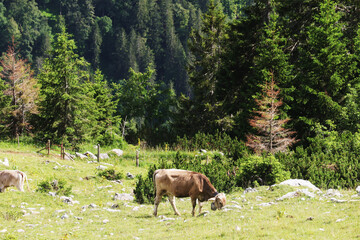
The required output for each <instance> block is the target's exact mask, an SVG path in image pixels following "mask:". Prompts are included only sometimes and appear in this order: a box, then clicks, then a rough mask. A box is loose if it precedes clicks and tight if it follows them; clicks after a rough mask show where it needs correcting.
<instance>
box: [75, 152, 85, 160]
mask: <svg viewBox="0 0 360 240" xmlns="http://www.w3.org/2000/svg"><path fill="white" fill-rule="evenodd" d="M75 155H76V156H77V157H78V158H80V159H86V158H88V157H87V156H86V155H84V154H82V153H78V152H76V153H75Z"/></svg>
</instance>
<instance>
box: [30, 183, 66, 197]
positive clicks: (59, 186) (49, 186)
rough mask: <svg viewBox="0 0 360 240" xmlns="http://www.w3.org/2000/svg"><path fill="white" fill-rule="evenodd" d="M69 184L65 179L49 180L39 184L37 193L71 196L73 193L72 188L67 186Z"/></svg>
mask: <svg viewBox="0 0 360 240" xmlns="http://www.w3.org/2000/svg"><path fill="white" fill-rule="evenodd" d="M66 185H67V182H66V181H65V180H64V179H59V180H56V179H47V180H43V181H42V182H40V183H39V184H38V188H37V189H36V191H37V192H42V193H49V192H55V194H56V195H64V196H69V195H70V194H71V191H72V186H69V187H68V186H66Z"/></svg>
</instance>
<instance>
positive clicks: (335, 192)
mask: <svg viewBox="0 0 360 240" xmlns="http://www.w3.org/2000/svg"><path fill="white" fill-rule="evenodd" d="M324 197H343V195H342V194H341V193H340V192H339V190H336V189H328V190H327V191H326V193H325V195H324Z"/></svg>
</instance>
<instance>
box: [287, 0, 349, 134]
mask: <svg viewBox="0 0 360 240" xmlns="http://www.w3.org/2000/svg"><path fill="white" fill-rule="evenodd" d="M342 16H343V13H341V12H339V11H338V9H337V3H336V2H334V1H332V0H324V1H323V2H322V3H321V4H320V11H319V13H318V14H316V15H315V16H314V21H313V23H312V24H311V25H310V26H309V28H308V29H307V39H306V44H304V46H303V47H302V48H301V51H300V53H301V56H302V57H301V63H300V65H299V66H300V67H301V71H300V73H299V74H298V76H297V77H296V78H295V81H294V83H295V86H296V88H297V91H296V92H294V93H295V94H294V99H296V101H297V102H296V104H295V107H294V108H293V112H292V115H293V116H298V117H299V118H300V121H299V122H298V127H297V128H298V129H299V131H298V132H300V129H309V126H313V125H314V124H315V123H320V124H322V125H325V124H326V122H327V121H328V120H331V121H333V122H335V124H338V123H340V122H341V121H342V117H343V115H344V110H345V109H344V108H343V104H344V102H343V101H344V98H345V96H346V95H347V93H348V86H349V84H352V82H353V80H354V78H353V74H354V70H355V65H354V63H355V62H353V61H352V57H351V54H349V53H350V51H349V49H347V46H346V42H345V41H344V34H343V29H344V26H343V23H342V21H341V19H342ZM338 129H339V130H340V129H341V127H340V128H339V127H338ZM301 135H302V134H301Z"/></svg>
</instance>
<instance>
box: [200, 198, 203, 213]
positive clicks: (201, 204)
mask: <svg viewBox="0 0 360 240" xmlns="http://www.w3.org/2000/svg"><path fill="white" fill-rule="evenodd" d="M202 206H203V203H202V202H200V201H199V214H200V213H201V208H202Z"/></svg>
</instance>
